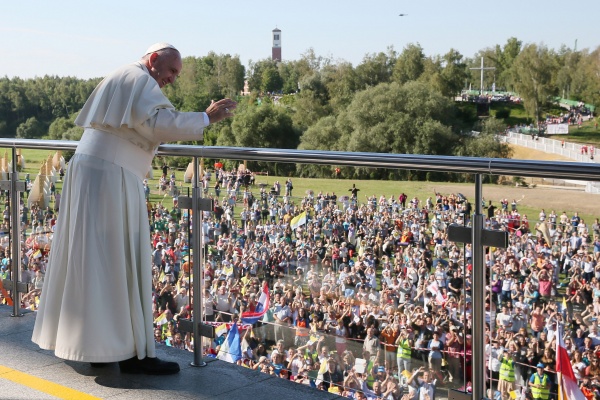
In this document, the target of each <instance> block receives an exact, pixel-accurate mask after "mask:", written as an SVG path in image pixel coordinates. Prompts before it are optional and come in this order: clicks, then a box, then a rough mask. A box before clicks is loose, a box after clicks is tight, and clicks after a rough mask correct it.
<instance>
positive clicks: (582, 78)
mask: <svg viewBox="0 0 600 400" xmlns="http://www.w3.org/2000/svg"><path fill="white" fill-rule="evenodd" d="M573 87H574V88H576V90H577V93H576V95H577V98H578V100H581V101H585V102H587V103H590V104H593V105H595V106H596V115H597V113H598V111H597V110H598V109H599V108H600V46H599V47H597V48H596V50H594V51H593V52H591V53H588V52H587V51H585V52H583V57H582V59H581V62H580V63H579V64H578V68H577V71H576V72H575V74H574V75H573Z"/></svg>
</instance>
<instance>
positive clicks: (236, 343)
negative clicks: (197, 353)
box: [217, 324, 242, 363]
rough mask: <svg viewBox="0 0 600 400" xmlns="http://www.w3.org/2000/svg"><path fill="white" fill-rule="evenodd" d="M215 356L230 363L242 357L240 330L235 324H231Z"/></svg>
mask: <svg viewBox="0 0 600 400" xmlns="http://www.w3.org/2000/svg"><path fill="white" fill-rule="evenodd" d="M217 358H218V359H219V360H223V361H227V362H230V363H234V362H236V361H238V360H240V359H241V358H242V345H241V341H240V331H239V330H238V327H237V324H232V325H231V329H230V330H229V333H228V334H227V339H226V340H225V341H224V342H223V344H222V345H221V348H220V349H219V354H217Z"/></svg>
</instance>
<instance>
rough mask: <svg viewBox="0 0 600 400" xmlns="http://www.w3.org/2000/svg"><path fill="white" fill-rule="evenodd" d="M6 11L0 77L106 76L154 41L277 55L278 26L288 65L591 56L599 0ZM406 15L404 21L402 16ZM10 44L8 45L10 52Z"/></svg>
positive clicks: (132, 2) (112, 5) (198, 51)
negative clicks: (453, 53) (374, 57)
mask: <svg viewBox="0 0 600 400" xmlns="http://www.w3.org/2000/svg"><path fill="white" fill-rule="evenodd" d="M2 3H5V4H3V5H2V12H1V13H0V35H2V36H3V37H4V42H3V43H4V45H3V46H2V47H3V51H2V52H1V55H0V76H1V77H3V76H8V77H9V78H13V77H20V78H24V79H27V78H33V77H36V76H44V75H57V76H75V77H78V78H95V77H102V76H105V75H107V74H108V73H110V72H111V71H112V70H113V69H115V68H117V67H119V66H121V65H124V64H127V63H130V62H133V61H136V60H137V59H139V57H140V56H141V55H143V54H144V53H145V50H146V49H147V48H148V47H149V46H150V45H151V44H153V43H156V42H169V43H171V44H173V45H175V46H176V47H177V48H178V49H179V50H180V51H181V53H182V55H183V56H184V57H185V56H196V57H202V56H205V55H206V54H207V53H209V52H210V51H213V52H215V53H217V54H231V55H233V56H235V55H237V56H239V57H240V60H241V62H242V64H243V65H244V66H246V67H247V66H248V64H249V61H251V60H252V61H258V60H262V59H265V58H270V57H271V47H272V30H273V29H275V28H279V29H281V43H282V46H281V47H282V58H283V60H284V61H285V60H298V59H300V58H301V57H302V55H303V54H305V53H306V52H307V51H308V50H309V49H311V48H312V49H313V50H314V52H315V54H316V55H318V56H323V57H327V58H331V59H332V60H334V61H341V60H345V61H349V62H351V63H352V64H353V65H354V66H356V65H358V64H360V62H361V61H362V59H363V58H364V56H365V55H367V54H375V53H378V52H381V51H383V52H386V51H387V49H388V47H390V46H392V47H393V48H394V50H396V51H397V52H401V51H402V49H403V48H404V47H405V46H406V45H407V44H409V43H419V44H420V45H421V47H422V48H423V50H424V52H425V54H426V55H428V56H430V55H436V54H440V55H441V54H444V53H446V52H447V51H448V50H450V49H451V48H454V49H456V50H458V51H459V52H460V53H461V54H462V55H463V56H465V57H473V56H475V54H476V53H477V52H478V51H479V50H482V49H484V48H487V47H495V46H496V45H497V44H500V45H504V44H505V43H506V41H507V39H508V38H510V37H516V38H517V39H519V40H521V41H522V42H523V43H526V44H527V43H536V44H544V45H546V46H548V47H549V48H552V49H559V48H560V47H561V45H566V46H567V47H569V48H574V46H575V43H576V42H577V49H578V50H581V49H584V48H587V49H590V50H594V49H596V48H597V47H598V46H599V45H600V29H599V28H598V21H599V18H600V1H598V0H581V1H577V2H573V3H570V2H565V1H558V0H518V1H517V0H503V1H495V2H491V1H481V0H454V1H449V0H421V1H415V0H412V1H403V0H396V1H393V0H363V1H357V0H320V1H316V0H303V1H289V0H279V1H274V0H255V1H247V0H244V1H240V0H229V1H187V0H183V1H177V2H175V1H171V2H152V1H145V2H142V1H138V0H121V1H115V0H103V1H100V2H82V1H77V2H75V1H71V0H64V1H63V0H53V1H31V0H17V1H10V2H8V1H6V2H2ZM399 14H407V15H406V16H403V17H401V16H399ZM7 47H8V48H7Z"/></svg>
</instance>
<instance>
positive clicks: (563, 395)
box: [556, 326, 587, 400]
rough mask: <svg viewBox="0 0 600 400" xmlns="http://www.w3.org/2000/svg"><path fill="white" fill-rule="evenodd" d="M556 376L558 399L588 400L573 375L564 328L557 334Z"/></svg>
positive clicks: (560, 327) (559, 329) (560, 328)
mask: <svg viewBox="0 0 600 400" xmlns="http://www.w3.org/2000/svg"><path fill="white" fill-rule="evenodd" d="M556 336H557V338H558V340H557V341H556V374H557V375H558V399H559V400H587V399H586V397H585V396H584V395H583V393H582V392H581V389H580V388H579V386H578V385H577V379H575V374H573V368H572V367H571V361H570V360H569V354H568V353H567V349H566V347H565V344H564V343H563V338H562V336H563V332H562V326H559V327H558V330H557V332H556Z"/></svg>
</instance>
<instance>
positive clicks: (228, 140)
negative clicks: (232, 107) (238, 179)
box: [217, 103, 299, 173]
mask: <svg viewBox="0 0 600 400" xmlns="http://www.w3.org/2000/svg"><path fill="white" fill-rule="evenodd" d="M298 144H299V133H298V131H297V130H296V129H294V127H293V124H292V119H291V118H290V116H289V115H288V114H287V113H286V112H285V110H284V109H283V108H282V107H279V106H274V105H272V104H269V103H263V104H261V105H260V106H253V107H247V108H245V109H242V110H239V111H237V112H236V115H235V117H234V119H233V122H232V124H231V129H230V130H228V129H222V130H221V131H220V133H219V137H218V139H217V145H220V146H221V145H222V146H225V145H227V146H239V147H260V148H283V149H295V148H297V147H298ZM249 168H250V169H254V170H260V171H270V172H272V173H285V172H286V171H289V170H291V169H293V165H292V164H277V163H267V162H257V163H252V164H251V165H249Z"/></svg>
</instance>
